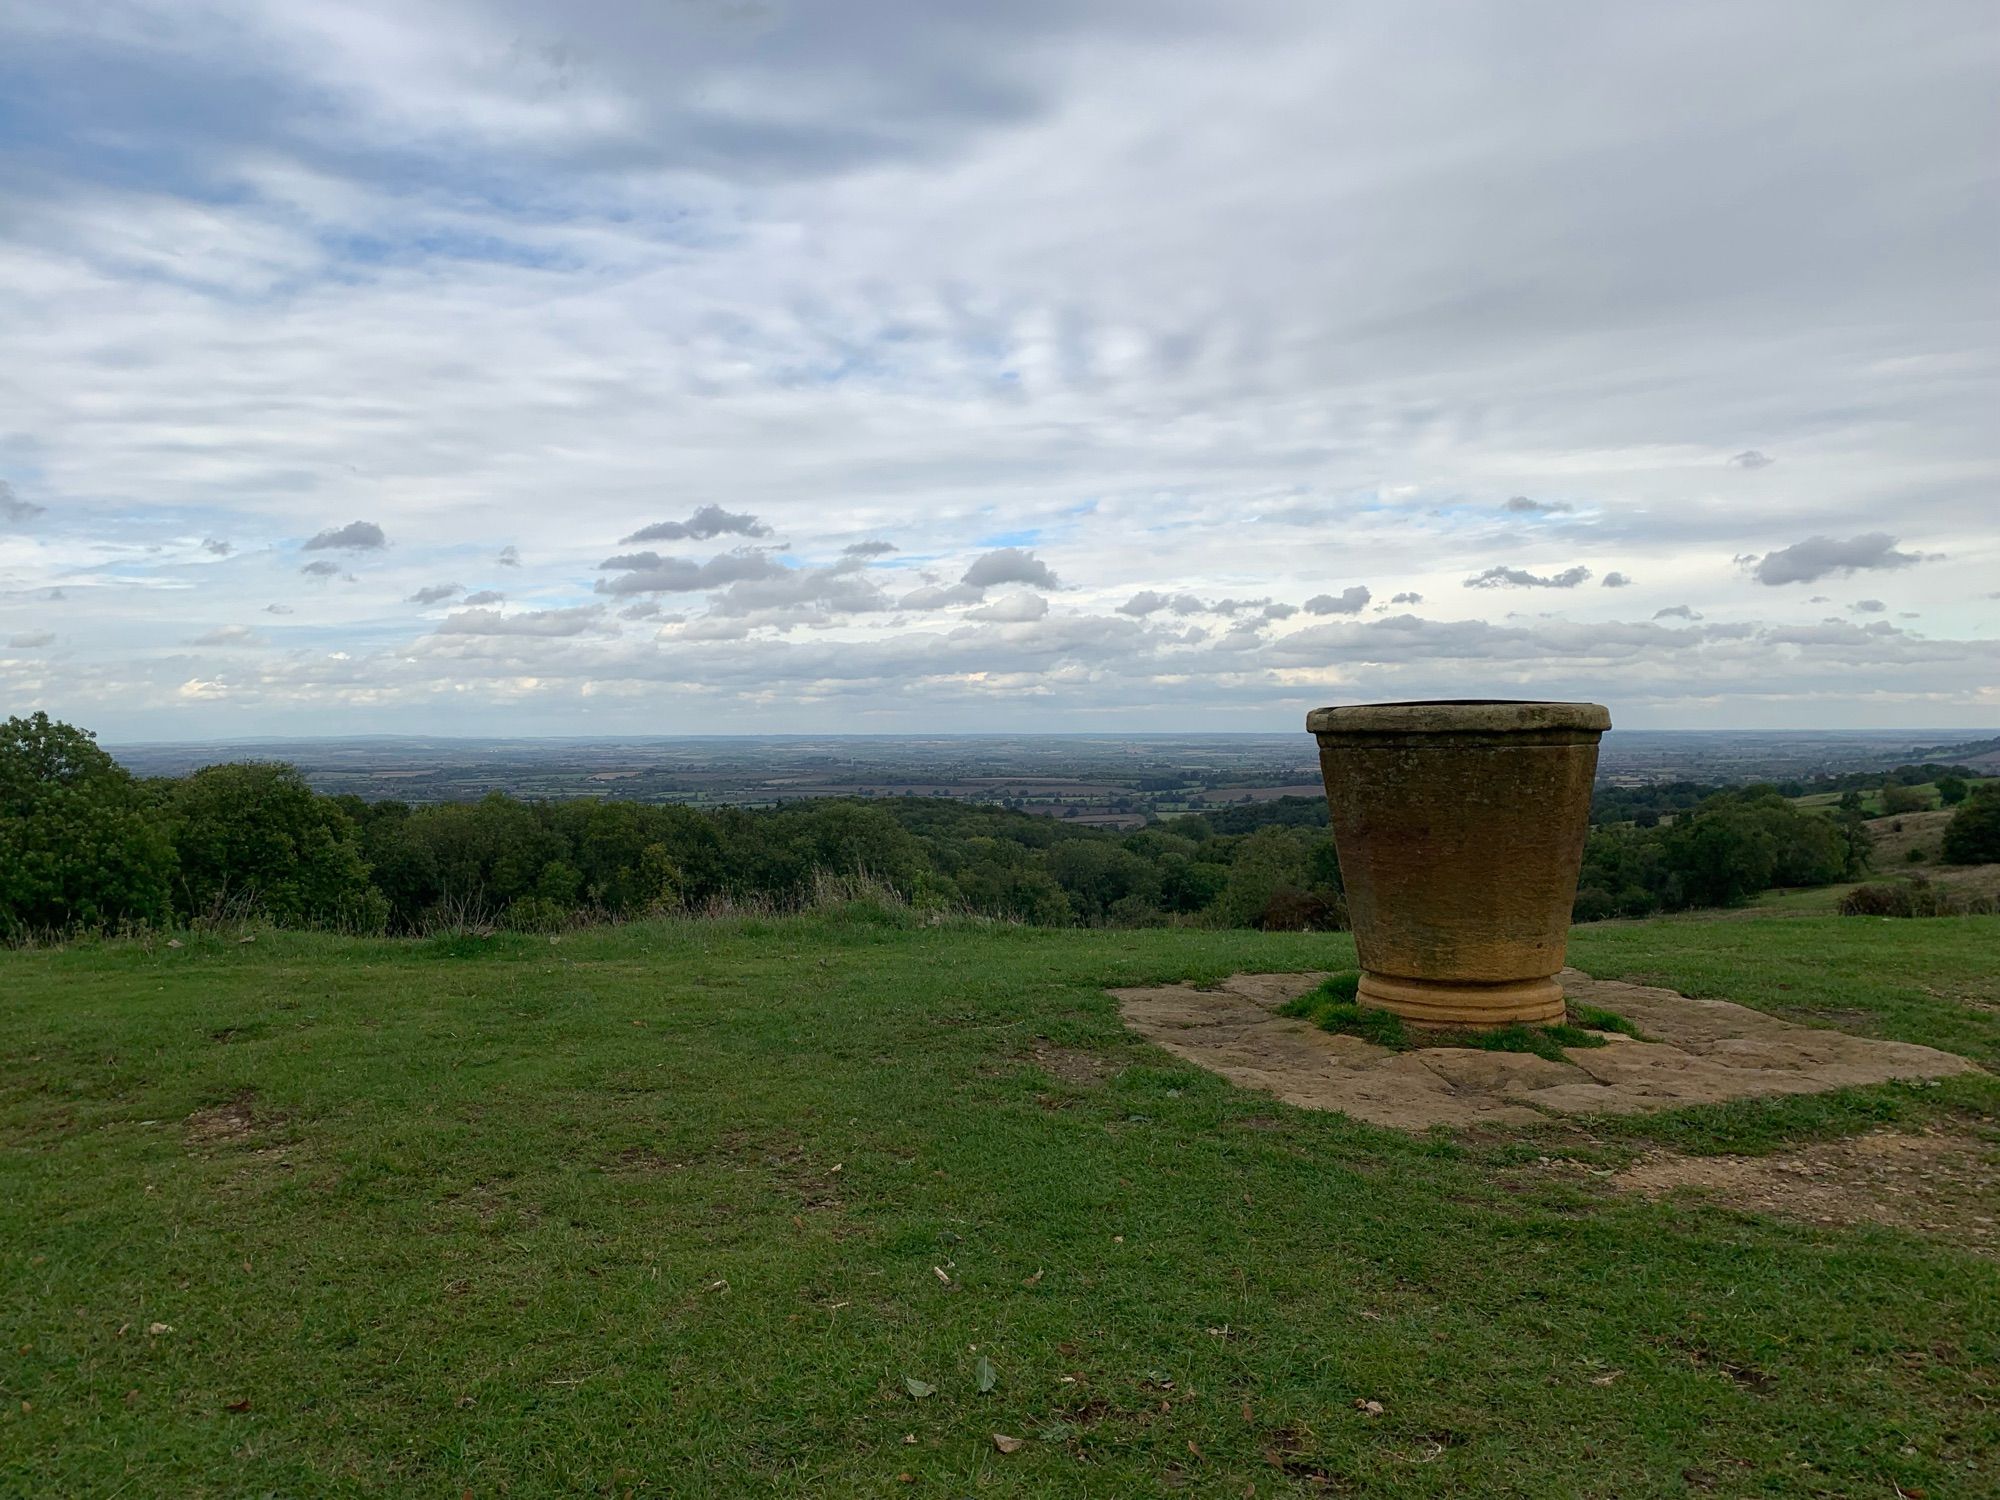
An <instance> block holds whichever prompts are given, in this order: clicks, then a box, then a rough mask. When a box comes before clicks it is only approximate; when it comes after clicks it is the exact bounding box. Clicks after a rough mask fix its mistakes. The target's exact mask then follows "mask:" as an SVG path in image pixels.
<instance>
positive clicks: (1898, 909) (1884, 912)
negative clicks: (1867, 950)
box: [1840, 875, 1996, 917]
mask: <svg viewBox="0 0 2000 1500" xmlns="http://www.w3.org/2000/svg"><path fill="white" fill-rule="evenodd" d="M1995 905H1996V903H1995V901H1994V898H1993V897H1991V896H1981V895H1963V896H1961V895H1957V894H1955V893H1954V892H1952V891H1949V890H1946V889H1944V888H1942V887H1940V886H1935V885H1933V884H1931V882H1930V881H1928V880H1926V879H1924V878H1923V876H1921V875H1912V876H1911V877H1910V878H1909V879H1907V880H1895V881H1887V882H1884V883H1882V884H1880V885H1858V886H1856V887H1855V888H1854V889H1853V890H1851V891H1849V892H1848V893H1847V894H1846V895H1845V896H1843V897H1841V898H1840V914H1841V915H1842V916H1843V917H1965V916H1985V915H1989V914H1991V913H1992V912H1993V910H1994V909H1995Z"/></svg>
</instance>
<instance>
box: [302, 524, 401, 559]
mask: <svg viewBox="0 0 2000 1500" xmlns="http://www.w3.org/2000/svg"><path fill="white" fill-rule="evenodd" d="M388 545H389V538H388V537H387V536H385V535H383V532H382V528H381V527H380V526H377V525H376V524H375V523H374V522H373V521H349V522H348V523H347V524H346V525H345V526H335V527H331V528H329V529H328V530H326V531H322V532H320V533H319V534H318V535H317V536H315V537H314V538H313V539H312V540H311V541H309V542H307V543H306V544H305V548H304V550H305V551H307V552H379V551H381V550H382V549H383V548H384V547H386V546H388Z"/></svg>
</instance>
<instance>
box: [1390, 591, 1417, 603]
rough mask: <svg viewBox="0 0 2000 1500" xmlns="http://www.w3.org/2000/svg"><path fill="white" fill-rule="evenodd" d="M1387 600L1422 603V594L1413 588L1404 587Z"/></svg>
mask: <svg viewBox="0 0 2000 1500" xmlns="http://www.w3.org/2000/svg"><path fill="white" fill-rule="evenodd" d="M1389 602H1390V603H1391V604H1422V603H1423V602H1424V596H1423V595H1422V594H1419V593H1418V592H1417V591H1416V590H1414V589H1405V590H1404V591H1403V592H1402V593H1400V594H1396V595H1394V596H1393V597H1391V599H1390V600H1389Z"/></svg>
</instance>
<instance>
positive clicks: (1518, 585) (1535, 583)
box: [1465, 563, 1624, 589]
mask: <svg viewBox="0 0 2000 1500" xmlns="http://www.w3.org/2000/svg"><path fill="white" fill-rule="evenodd" d="M1618 576H1620V577H1623V576H1624V575H1623V574H1620V575H1618ZM1589 578H1590V569H1588V568H1586V567H1584V566H1583V565H1582V564H1580V563H1579V564H1578V565H1577V566H1576V567H1573V568H1564V569H1563V570H1562V571H1561V572H1560V573H1550V574H1541V573H1530V572H1529V571H1528V570H1527V569H1526V568H1503V567H1492V568H1488V569H1487V570H1486V571H1485V572H1484V573H1480V574H1477V575H1475V576H1474V577H1471V578H1468V579H1466V580H1465V586H1466V587H1467V588H1469V589H1502V588H1510V589H1573V588H1575V587H1576V586H1577V585H1578V584H1580V583H1584V582H1586V581H1588V579H1589Z"/></svg>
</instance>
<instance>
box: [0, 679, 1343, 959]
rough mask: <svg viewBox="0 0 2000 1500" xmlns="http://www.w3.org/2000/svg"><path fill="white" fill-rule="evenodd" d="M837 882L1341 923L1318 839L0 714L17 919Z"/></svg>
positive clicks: (980, 900) (326, 919) (1114, 910)
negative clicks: (135, 748)
mask: <svg viewBox="0 0 2000 1500" xmlns="http://www.w3.org/2000/svg"><path fill="white" fill-rule="evenodd" d="M829 880H831V881H832V882H834V883H836V884H840V885H842V886H843V887H844V888H848V889H852V888H854V887H856V886H857V885H866V886H868V887H870V888H873V889H876V890H882V891H887V892H890V893H893V895H894V897H895V898H897V899H899V900H903V901H907V902H909V903H911V904H912V905H915V906H919V907H926V908H933V909H937V910H958V911H970V912H975V913H980V914H984V915H988V916H993V917H999V918H1005V919H1011V920H1016V921H1022V922H1033V923H1047V924H1056V925H1068V924H1078V923H1081V924H1089V925H1128V926H1143V925H1151V924H1155V923H1162V922H1168V921H1185V922H1195V923H1202V924H1209V925H1218V926H1231V927H1271V928H1286V929H1292V930H1304V929H1322V930H1324V929H1332V928H1336V927H1339V926H1341V925H1343V924H1344V921H1345V906H1344V903H1343V902H1342V900H1341V890H1340V870H1339V865H1338V862H1337V861H1336V859H1335V857H1334V852H1333V847H1332V844H1331V842H1330V841H1329V840H1328V839H1327V837H1326V835H1325V834H1324V833H1323V832H1316V831H1314V830H1311V829H1296V828H1290V827H1284V826H1268V827H1261V828H1255V829H1252V830H1249V831H1245V832H1239V833H1220V832H1217V831H1216V830H1215V829H1214V828H1213V827H1211V826H1210V825H1209V824H1208V823H1207V822H1206V821H1204V820H1203V819H1201V818H1198V817H1190V818H1179V819H1175V820H1174V821H1173V822H1171V823H1168V824H1163V825H1157V826H1155V827H1151V828H1146V829H1141V830H1138V831H1136V832H1132V833H1128V834H1123V835H1120V834H1116V833H1112V832H1108V831H1104V830H1098V829H1092V828H1087V827H1077V826H1075V825H1073V824H1068V823H1064V822H1060V821H1057V820H1053V819H1049V818H1043V817H1037V816H1034V815H1031V814H1027V813H1020V812H1011V811H1008V810H1005V809H1002V808H995V807H984V806H970V805H966V804H963V803H958V802H952V801H946V800H939V799H930V798H901V799H879V800H872V801H868V802H857V801H840V800H827V801H823V802H810V803H791V804H787V805H786V806H783V807H780V808H776V809H768V810H746V809H739V808H721V809H716V810H708V811H702V810H696V809H693V808H687V807H681V806H675V805H655V804H647V803H638V802H622V801H611V800H605V801H596V800H590V801H568V802H524V801H521V800H520V799H518V798H514V797H509V796H506V795H505V794H502V793H494V794H492V795H489V796H487V797H484V798H481V799H480V800H478V801H476V802H457V803H440V804H436V805H430V806H417V807H412V806H410V805H408V804H406V803H402V802H394V801H383V802H363V801H362V800H361V799H359V798H357V797H329V796H325V795H323V794H321V793H318V792H315V791H313V789H312V788H311V787H310V786H308V785H307V784H306V782H305V780H304V779H303V778H302V777H301V776H300V775H299V773H298V772H297V771H296V770H295V769H294V768H292V767H290V766H287V765H280V764H267V763H247V764H234V765H217V766H209V767H206V768H204V769H202V770H199V771H196V772H193V773H192V774H190V775H187V776H181V777H171V778H156V779H150V780H143V781H142V780H138V779H135V778H133V777H132V776H131V775H130V774H129V773H127V772H126V771H125V770H124V768H123V767H121V766H119V765H118V764H117V762H115V761H114V760H113V759H112V758H111V757H110V756H109V755H108V754H106V753H105V752H104V751H103V750H101V749H100V748H99V747H98V746H97V744H96V743H95V741H94V739H93V738H92V737H91V736H90V735H89V734H88V733H86V732H85V731H83V730H80V729H76V728H73V727H72V726H70V725H66V724H61V723H58V722H55V721H52V720H50V719H49V718H48V717H47V716H46V715H43V714H36V715H34V716H33V717H32V718H26V719H11V720H9V721H7V723H6V724H5V725H4V726H0V932H4V933H6V934H7V935H9V936H13V937H19V936H21V935H24V934H31V933H41V932H62V931H69V930H74V929H77V928H88V929H104V928H117V927H120V926H132V925H149V926H162V925H169V924H175V923H190V922H197V923H198V922H204V921H216V920H223V919H232V918H256V919H260V920H265V921H270V922H274V923H277V924H280V925H287V926H322V927H331V928H337V929H341V930H346V931H357V932H389V933H408V932H421V931H426V930H432V929H435V928H438V927H441V926H451V927H462V926H478V925H505V926H512V927H516V928H523V929H530V930H546V929H553V928H556V927H560V926H566V925H570V924H573V923H575V922H577V921H581V920H590V919H593V918H620V917H630V916H636V915H643V914H646V913H653V912H666V911H674V912H686V911H694V912H700V911H707V910H715V909H718V908H722V907H729V906H737V907H743V906H749V907H763V908H775V909H794V908H798V907H801V906H805V905H808V904H811V903H812V902H813V901H814V900H816V899H817V898H818V896H819V894H820V893H821V892H822V891H823V890H824V889H825V888H826V886H827V884H828V882H829Z"/></svg>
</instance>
